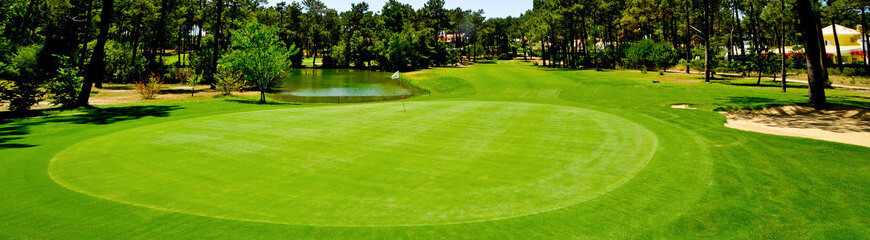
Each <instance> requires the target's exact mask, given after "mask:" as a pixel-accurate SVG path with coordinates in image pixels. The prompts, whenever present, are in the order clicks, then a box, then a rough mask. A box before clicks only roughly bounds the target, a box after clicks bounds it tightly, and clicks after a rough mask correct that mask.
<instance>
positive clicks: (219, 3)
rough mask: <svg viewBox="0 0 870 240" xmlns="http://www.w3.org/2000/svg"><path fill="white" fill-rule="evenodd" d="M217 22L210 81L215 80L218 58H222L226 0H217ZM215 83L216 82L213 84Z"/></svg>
mask: <svg viewBox="0 0 870 240" xmlns="http://www.w3.org/2000/svg"><path fill="white" fill-rule="evenodd" d="M215 1H216V5H215V8H216V9H215V17H216V19H215V24H214V46H212V58H211V59H212V62H211V66H210V67H211V74H210V76H209V77H208V82H209V83H213V82H214V80H215V74H217V65H218V58H220V52H221V44H220V43H221V39H223V34H222V32H221V31H222V29H221V28H223V11H224V0H215ZM212 85H214V84H212Z"/></svg>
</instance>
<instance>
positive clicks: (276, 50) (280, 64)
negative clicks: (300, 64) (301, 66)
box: [220, 22, 299, 103]
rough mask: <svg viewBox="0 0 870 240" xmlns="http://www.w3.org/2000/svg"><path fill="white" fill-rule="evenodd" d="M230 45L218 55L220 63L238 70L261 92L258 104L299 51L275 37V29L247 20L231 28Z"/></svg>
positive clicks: (276, 35)
mask: <svg viewBox="0 0 870 240" xmlns="http://www.w3.org/2000/svg"><path fill="white" fill-rule="evenodd" d="M231 32H232V36H233V40H232V46H231V48H230V51H229V52H228V53H226V54H224V55H223V57H222V58H221V60H220V62H221V64H220V65H221V66H226V67H227V68H229V69H231V70H233V71H237V72H239V73H241V74H242V75H243V76H244V78H245V80H247V81H248V84H249V85H253V86H255V87H256V88H257V90H258V91H260V103H265V102H266V92H268V91H270V90H271V89H272V87H274V86H275V85H276V84H277V82H278V79H279V77H280V76H281V75H282V74H283V73H284V70H285V69H287V68H288V67H289V66H290V64H291V63H290V57H291V56H293V55H295V54H296V53H297V52H298V51H299V50H298V49H296V46H295V45H291V46H290V47H289V48H288V47H286V46H285V45H284V42H283V41H281V39H280V38H278V29H277V28H273V27H268V26H265V25H261V24H259V23H257V22H250V23H246V24H244V26H240V28H239V30H232V31H231Z"/></svg>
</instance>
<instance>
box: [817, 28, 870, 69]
mask: <svg viewBox="0 0 870 240" xmlns="http://www.w3.org/2000/svg"><path fill="white" fill-rule="evenodd" d="M834 27H836V28H837V39H839V40H840V55H841V56H842V57H843V63H854V62H863V59H858V58H857V57H855V58H853V57H852V52H854V51H859V52H863V51H864V49H863V47H862V46H863V44H864V42H863V41H861V33H860V32H858V30H855V29H852V28H847V27H844V26H840V25H831V26H827V27H825V28H822V34H823V35H824V39H825V50H826V52H828V53H829V54H831V55H833V56H834V58H836V55H837V46H836V42H835V41H834Z"/></svg>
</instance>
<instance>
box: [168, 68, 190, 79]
mask: <svg viewBox="0 0 870 240" xmlns="http://www.w3.org/2000/svg"><path fill="white" fill-rule="evenodd" d="M194 75H196V73H194V72H193V70H192V69H190V68H172V69H169V78H170V82H177V83H187V81H188V80H190V78H191V77H193V76H194Z"/></svg>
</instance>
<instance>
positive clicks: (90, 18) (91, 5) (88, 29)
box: [77, 0, 94, 69]
mask: <svg viewBox="0 0 870 240" xmlns="http://www.w3.org/2000/svg"><path fill="white" fill-rule="evenodd" d="M87 2H88V4H87V18H86V19H85V27H84V30H83V31H84V33H83V34H82V49H81V51H82V54H81V56H79V61H78V64H77V66H79V68H80V69H84V68H85V58H87V55H88V42H90V39H89V36H88V35H90V34H91V21H93V19H94V17H93V12H94V1H93V0H88V1H87Z"/></svg>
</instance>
